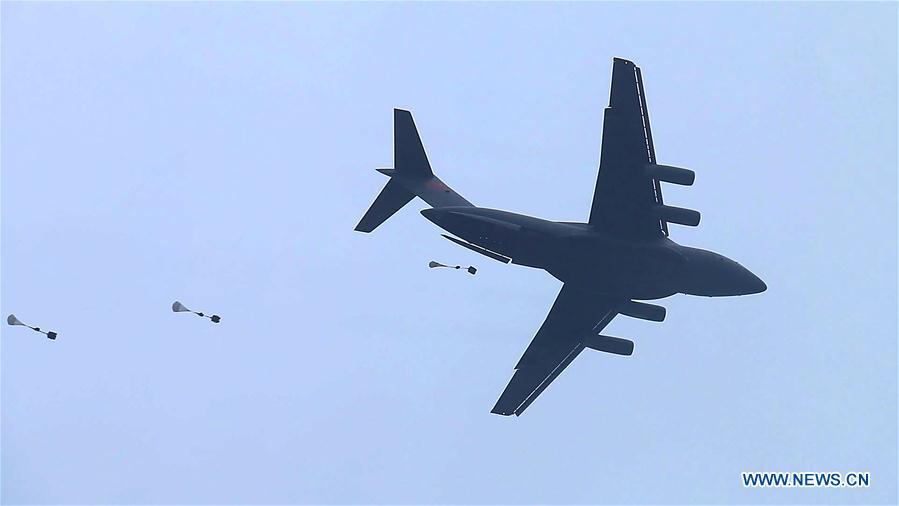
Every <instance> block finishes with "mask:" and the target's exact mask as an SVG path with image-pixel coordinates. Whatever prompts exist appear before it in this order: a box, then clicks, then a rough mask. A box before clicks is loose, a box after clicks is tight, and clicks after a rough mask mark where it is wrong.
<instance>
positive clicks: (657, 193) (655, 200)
mask: <svg viewBox="0 0 899 506" xmlns="http://www.w3.org/2000/svg"><path fill="white" fill-rule="evenodd" d="M651 163H656V155H655V148H654V147H653V145H652V130H651V129H650V127H649V110H648V109H647V108H646V96H645V95H644V93H643V76H642V74H641V73H640V68H639V67H637V66H636V65H634V63H633V62H631V61H628V60H623V59H621V58H615V59H614V60H613V64H612V89H611V93H610V96H609V107H607V108H606V110H605V115H604V117H603V125H602V152H601V154H600V160H599V176H598V177H597V179H596V189H595V190H594V192H593V207H592V208H591V209H590V224H591V225H594V226H597V227H599V228H601V229H603V230H606V231H608V232H611V233H613V234H616V235H618V236H621V237H628V238H634V239H645V238H652V237H657V236H659V235H662V234H664V235H668V224H667V223H666V222H665V221H662V220H660V219H659V218H657V217H655V216H653V215H652V213H651V212H650V209H651V208H652V207H654V206H657V205H660V204H662V187H661V185H660V184H659V181H658V180H656V179H653V178H651V177H649V176H648V175H646V169H645V167H646V165H647V164H651Z"/></svg>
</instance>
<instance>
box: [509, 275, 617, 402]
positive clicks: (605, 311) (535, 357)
mask: <svg viewBox="0 0 899 506" xmlns="http://www.w3.org/2000/svg"><path fill="white" fill-rule="evenodd" d="M620 302H621V301H620V300H617V299H613V298H610V297H606V296H598V295H595V294H590V293H585V292H581V291H579V290H577V289H575V288H572V287H570V286H568V285H563V286H562V290H561V291H560V292H559V295H558V296H557V297H556V302H555V303H554V304H553V307H552V309H550V311H549V314H548V315H547V316H546V321H544V322H543V326H541V327H540V330H538V331H537V335H536V336H534V339H533V340H532V341H531V344H530V345H529V346H528V348H527V350H525V352H524V355H522V356H521V360H519V361H518V365H516V366H515V369H516V371H515V374H514V375H513V376H512V380H511V381H509V384H508V385H507V386H506V389H505V390H504V391H503V393H502V395H501V396H500V398H499V400H498V401H496V405H495V406H493V409H492V410H491V413H496V414H498V415H506V416H508V415H512V414H514V415H520V414H521V413H523V412H524V410H525V409H527V407H528V406H529V405H530V404H531V403H532V402H534V399H536V398H537V396H539V395H540V394H541V393H543V391H544V390H545V389H546V387H548V386H549V384H550V383H552V381H553V380H554V379H556V377H557V376H559V374H561V373H562V371H563V370H565V368H566V367H568V364H570V363H571V362H572V361H573V360H574V359H575V358H577V356H578V354H579V353H580V352H581V350H583V349H584V344H583V342H582V340H583V338H584V336H586V335H590V333H599V332H600V331H601V330H602V329H603V328H604V327H605V326H606V325H608V324H609V322H610V321H612V318H614V317H615V315H617V314H618V312H617V307H618V304H620Z"/></svg>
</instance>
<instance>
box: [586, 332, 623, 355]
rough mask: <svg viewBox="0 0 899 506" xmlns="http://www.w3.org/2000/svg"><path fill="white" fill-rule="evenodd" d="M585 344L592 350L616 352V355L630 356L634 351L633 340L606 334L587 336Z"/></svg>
mask: <svg viewBox="0 0 899 506" xmlns="http://www.w3.org/2000/svg"><path fill="white" fill-rule="evenodd" d="M584 346H586V347H587V348H590V349H591V350H596V351H604V352H606V353H614V354H615V355H625V356H628V355H630V354H632V353H633V352H634V342H633V341H628V340H627V339H621V338H620V337H612V336H604V335H597V336H587V337H586V338H584Z"/></svg>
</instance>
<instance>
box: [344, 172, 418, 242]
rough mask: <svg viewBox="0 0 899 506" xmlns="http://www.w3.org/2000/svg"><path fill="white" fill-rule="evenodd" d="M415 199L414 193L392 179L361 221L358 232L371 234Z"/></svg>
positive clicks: (357, 227)
mask: <svg viewBox="0 0 899 506" xmlns="http://www.w3.org/2000/svg"><path fill="white" fill-rule="evenodd" d="M414 198H415V194H414V193H412V192H410V191H409V190H407V189H405V188H403V185H402V184H400V183H399V182H398V181H396V180H395V179H391V180H390V181H388V182H387V185H386V186H384V189H383V190H381V193H380V194H378V198H376V199H375V201H374V202H373V203H372V205H371V207H369V208H368V211H366V212H365V216H363V217H362V219H361V220H359V224H358V225H356V230H357V231H359V232H371V231H372V230H374V229H376V228H378V225H380V224H381V223H384V221H385V220H386V219H387V218H390V217H391V216H393V214H394V213H395V212H397V211H399V210H400V208H402V207H403V206H404V205H406V204H408V203H409V201H410V200H412V199H414Z"/></svg>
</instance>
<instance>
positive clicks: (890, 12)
mask: <svg viewBox="0 0 899 506" xmlns="http://www.w3.org/2000/svg"><path fill="white" fill-rule="evenodd" d="M896 23H897V5H896V4H895V3H879V4H866V5H861V4H851V5H850V4H834V3H829V4H809V3H790V4H770V3H764V4H762V3H758V4H706V3H702V4H700V3H696V4H678V3H666V4H650V3H639V4H629V5H621V4H612V3H599V4H526V5H524V4H518V5H516V4H489V5H488V4H394V5H385V4H342V5H326V4H276V3H265V4H255V3H254V4H209V3H179V4H161V3H157V4H136V3H129V4H115V5H113V4H101V3H91V4H77V5H72V4H20V3H8V2H4V3H3V4H2V40H0V42H2V279H3V281H2V315H3V317H4V318H5V316H6V315H7V314H9V313H15V314H16V315H18V316H19V317H20V318H21V319H23V320H25V321H27V322H30V323H32V324H34V325H40V326H41V327H44V328H47V329H52V330H56V331H57V332H59V339H58V340H57V341H56V342H51V341H48V340H46V339H44V338H42V337H41V336H40V335H38V334H35V333H33V332H30V331H28V330H27V329H24V328H22V327H9V326H6V325H5V324H4V325H3V327H2V329H3V330H2V501H3V502H4V503H41V502H62V503H106V502H112V503H159V502H175V503H232V502H236V503H240V502H253V503H259V502H266V503H271V502H277V503H302V502H313V503H366V502H382V503H383V502H387V503H432V502H439V503H447V502H449V503H469V502H477V503H642V502H652V503H669V502H670V503H697V502H700V503H710V502H740V503H780V502H801V503H809V502H825V503H895V502H896V500H897V486H896V476H897V466H896V447H897V436H896V434H897V424H896V407H897V367H896V362H897V360H896V358H897V347H896V336H897V327H896V313H897V311H896V309H897V298H896V280H897V271H896V255H897V251H896V240H897V237H896V232H897V219H896V210H897V209H896V194H897V193H896V186H897V179H896V171H897V155H896V145H897V144H896V138H897V126H896V114H897V99H896V90H897V77H896V75H897V63H896V62H897V49H896V46H897V39H896V35H897V29H896ZM613 56H620V57H625V58H628V59H632V60H634V61H635V62H636V63H637V64H638V65H640V66H641V67H642V69H643V75H644V78H645V87H646V94H647V98H648V103H649V108H650V114H651V118H652V126H653V137H654V140H655V145H656V151H657V155H658V158H659V160H660V161H661V162H663V163H670V164H674V165H680V166H686V167H690V168H692V169H694V170H695V171H696V173H697V179H696V184H695V185H694V186H693V187H690V188H679V187H673V186H672V185H666V186H665V190H664V191H665V201H666V203H670V204H672V205H678V206H685V207H690V208H695V209H698V210H699V211H701V212H702V215H703V219H702V224H701V225H700V226H699V227H698V228H696V229H690V228H686V227H680V226H676V225H673V226H672V228H671V230H672V233H671V237H672V239H674V240H676V241H678V242H681V243H683V244H686V245H691V246H698V247H705V248H709V249H713V250H716V251H719V252H721V253H723V254H725V255H727V256H730V257H732V258H734V259H735V260H737V261H739V262H741V263H742V264H744V265H745V266H747V267H748V268H749V269H751V270H752V271H754V272H755V273H757V274H758V275H759V276H760V277H762V278H763V279H764V280H765V281H766V282H767V284H768V286H769V289H768V291H767V292H765V293H763V294H761V295H755V296H749V297H737V298H721V299H708V298H698V297H688V296H683V295H678V296H674V297H671V298H669V299H666V300H664V301H663V302H662V303H663V304H664V305H665V306H666V307H667V308H668V319H667V321H666V322H665V323H663V324H656V323H651V322H645V321H640V320H633V319H628V318H626V317H619V318H616V319H615V321H613V322H612V324H611V325H610V326H609V327H608V329H607V332H608V333H610V334H612V335H619V336H623V337H628V338H631V339H633V340H634V341H635V342H636V349H635V352H634V355H633V356H632V357H630V358H622V357H617V356H612V355H607V354H601V353H593V352H589V351H587V352H584V353H583V354H581V356H580V358H578V359H577V360H576V361H575V362H574V363H573V364H572V366H571V367H570V368H569V369H568V370H566V372H565V373H564V374H563V375H562V376H561V377H560V378H559V379H558V380H557V381H556V382H555V383H553V385H552V386H551V387H550V388H549V389H548V390H547V391H546V392H545V393H544V394H543V395H542V396H541V397H540V398H539V399H538V400H537V401H536V402H535V403H534V404H533V405H532V406H531V407H530V408H529V409H528V411H527V412H526V413H525V415H524V416H522V417H520V418H514V417H512V418H504V417H499V416H496V415H491V414H490V413H489V411H490V408H491V407H492V406H493V404H494V402H495V401H496V399H497V398H498V396H499V394H500V392H502V389H503V388H504V387H505V385H506V383H507V381H508V380H509V378H510V377H511V375H512V372H513V367H514V365H515V363H516V361H517V360H518V358H519V356H520V355H521V353H522V352H523V351H524V349H525V347H526V345H527V344H528V342H529V341H530V339H531V338H532V337H533V335H534V333H535V332H536V330H537V328H538V327H539V326H540V324H541V322H542V321H543V318H544V316H545V315H546V313H547V311H548V310H549V307H550V305H551V304H552V301H553V299H554V297H555V295H556V293H557V291H558V289H559V286H560V282H558V281H557V280H555V279H554V278H552V277H551V276H549V275H548V274H546V273H544V272H542V271H537V270H533V269H527V268H524V267H516V266H505V265H501V264H500V263H498V262H493V261H491V260H489V259H486V258H484V257H481V256H479V255H477V254H475V253H472V252H470V251H467V250H465V249H463V248H460V247H458V246H455V245H453V244H451V243H450V242H448V241H446V240H444V239H442V238H441V237H440V235H439V232H440V230H439V229H437V227H435V226H434V225H432V224H431V223H430V222H428V221H426V220H425V219H424V218H422V217H421V216H420V215H419V214H418V211H419V210H420V209H422V208H424V207H426V205H425V204H424V203H422V202H421V201H419V200H416V201H415V202H413V203H412V204H411V205H409V206H408V207H407V208H406V209H404V210H403V211H401V212H400V213H398V214H397V215H396V216H395V217H393V218H392V219H391V220H389V221H388V222H387V223H385V224H384V225H382V226H381V227H380V228H379V229H378V230H376V231H375V232H374V233H372V234H369V235H367V234H360V233H357V232H353V230H352V229H353V226H354V225H355V224H356V222H357V221H358V219H359V217H360V216H362V214H363V213H364V211H365V210H366V209H367V207H368V206H369V204H370V203H371V201H372V200H373V199H374V197H375V195H376V194H377V193H378V191H379V190H380V189H381V187H382V185H383V184H384V183H385V182H386V179H385V178H384V177H383V176H381V175H380V174H377V173H376V172H374V171H373V170H372V169H373V168H375V167H379V166H380V167H383V166H390V165H391V164H392V158H393V148H392V131H393V126H392V111H391V109H392V108H393V107H407V108H409V109H411V110H412V112H413V115H414V117H415V120H416V122H417V124H418V128H419V131H420V132H421V135H422V137H423V140H424V144H425V147H426V149H427V151H428V154H429V156H430V160H431V165H432V166H433V167H434V169H435V171H436V172H437V173H438V174H439V175H440V176H441V177H442V178H443V179H444V181H446V182H447V183H448V184H450V185H451V186H453V187H454V188H455V189H456V190H457V191H459V192H460V193H461V194H462V195H464V196H465V197H466V198H468V199H469V200H471V201H472V202H474V203H475V204H478V205H483V206H487V207H495V208H501V209H508V210H512V211H517V212H523V213H526V214H531V215H536V216H541V217H544V218H548V219H556V220H566V221H574V220H579V221H585V220H586V218H587V215H588V212H589V206H590V202H591V198H592V193H593V185H594V181H595V178H596V168H597V164H598V158H599V142H600V136H601V127H602V111H603V108H604V107H605V106H606V104H607V103H608V93H609V79H610V73H611V66H612V65H611V61H612V57H613ZM432 259H434V260H438V261H442V262H445V263H461V264H465V265H468V264H474V265H476V266H477V267H478V268H479V271H478V274H477V276H474V277H472V276H469V275H467V274H464V273H461V272H456V271H449V270H429V269H428V268H427V263H428V261H429V260H432ZM175 299H179V300H181V301H183V302H184V303H185V304H187V305H188V306H189V307H192V308H196V309H198V310H203V311H208V312H215V313H218V314H220V315H222V317H223V320H222V323H221V324H220V325H213V324H211V323H210V322H209V321H208V320H203V319H200V318H197V317H195V316H192V315H187V314H173V313H172V312H171V310H170V305H171V303H172V301H173V300H175ZM741 471H841V472H846V471H870V472H871V473H872V475H873V482H872V484H871V487H870V488H868V489H840V490H832V489H816V490H812V489H803V490H798V489H792V490H791V489H786V490H783V489H782V490H774V489H768V490H760V489H744V488H743V487H742V485H741V482H740V472H741Z"/></svg>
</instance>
